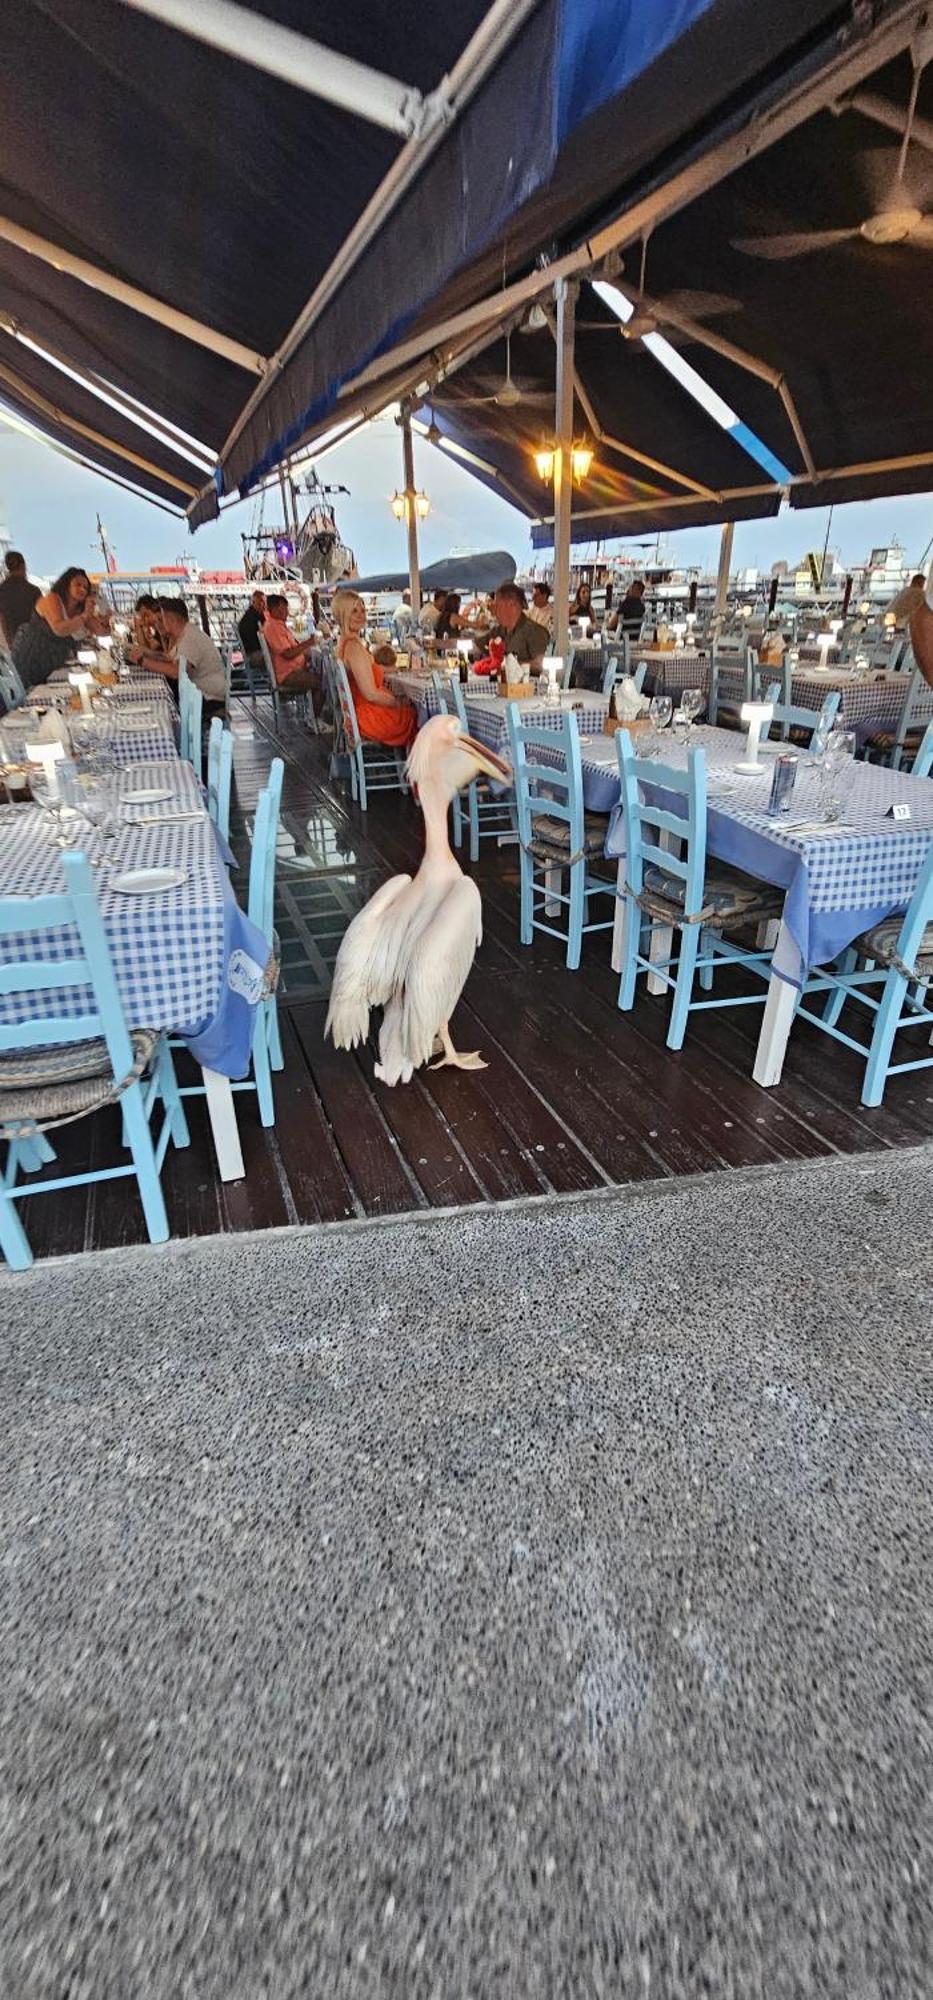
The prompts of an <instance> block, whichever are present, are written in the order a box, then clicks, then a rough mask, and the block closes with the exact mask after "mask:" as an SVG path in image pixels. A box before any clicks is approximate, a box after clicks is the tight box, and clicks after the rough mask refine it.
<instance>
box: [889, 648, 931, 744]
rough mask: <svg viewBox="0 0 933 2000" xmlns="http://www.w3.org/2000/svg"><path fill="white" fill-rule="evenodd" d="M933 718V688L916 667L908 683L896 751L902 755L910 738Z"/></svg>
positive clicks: (898, 727) (896, 738)
mask: <svg viewBox="0 0 933 2000" xmlns="http://www.w3.org/2000/svg"><path fill="white" fill-rule="evenodd" d="M931 717H933V687H931V686H930V683H929V681H927V680H924V677H923V675H922V673H921V672H920V668H919V667H915V668H914V670H913V673H912V674H911V676H910V679H909V681H908V683H907V689H906V692H905V695H904V701H903V705H902V707H901V714H900V720H899V722H898V725H897V735H896V737H895V750H896V752H897V754H898V756H899V755H900V753H901V751H902V750H903V748H904V745H905V743H906V741H907V738H908V736H909V735H910V734H911V732H912V731H913V730H915V729H919V728H921V727H922V726H923V724H924V723H926V722H929V720H930V718H931Z"/></svg>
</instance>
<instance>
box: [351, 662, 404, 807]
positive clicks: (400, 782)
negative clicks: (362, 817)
mask: <svg viewBox="0 0 933 2000" xmlns="http://www.w3.org/2000/svg"><path fill="white" fill-rule="evenodd" d="M333 677H334V684H335V686H336V690H337V704H338V707H339V709H340V720H341V725H342V732H343V741H344V744H345V746H346V755H347V758H348V760H349V765H350V790H351V792H352V794H353V798H354V800H355V801H356V803H357V804H358V805H359V806H361V807H362V809H363V811H364V812H365V811H366V809H367V806H368V804H369V794H370V792H407V790H408V782H407V780H406V777H405V759H404V757H403V756H402V753H401V751H400V750H393V749H391V748H389V747H388V746H387V745H386V744H385V743H369V742H367V740H366V738H365V737H363V736H361V735H360V726H359V723H358V722H357V719H356V709H355V707H354V705H353V696H352V695H351V693H350V681H349V677H348V675H347V670H346V667H345V666H344V664H343V661H342V660H337V659H335V660H334V663H333Z"/></svg>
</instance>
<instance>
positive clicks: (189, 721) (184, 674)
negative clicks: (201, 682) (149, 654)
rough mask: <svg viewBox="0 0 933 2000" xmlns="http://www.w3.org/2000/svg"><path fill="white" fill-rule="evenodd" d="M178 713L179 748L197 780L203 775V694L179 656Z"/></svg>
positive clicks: (186, 664) (185, 663) (185, 662)
mask: <svg viewBox="0 0 933 2000" xmlns="http://www.w3.org/2000/svg"><path fill="white" fill-rule="evenodd" d="M178 714H179V748H180V750H181V754H182V756H183V757H184V759H185V762H186V763H188V764H190V765H191V768H192V770H193V771H194V775H195V777H196V778H197V779H198V780H202V779H203V776H204V752H203V749H202V747H201V728H202V724H203V718H204V696H203V695H202V693H201V690H200V688H199V687H195V684H194V682H193V680H192V678H191V675H190V674H189V672H188V662H187V660H184V659H182V658H181V657H180V656H179V661H178Z"/></svg>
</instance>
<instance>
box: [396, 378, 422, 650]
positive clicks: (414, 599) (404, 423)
mask: <svg viewBox="0 0 933 2000" xmlns="http://www.w3.org/2000/svg"><path fill="white" fill-rule="evenodd" d="M399 423H400V424H401V429H402V466H403V469H404V473H405V524H406V527H407V529H408V582H409V586H410V588H411V608H412V610H413V612H414V614H415V617H416V618H420V616H421V570H420V567H419V563H418V515H417V511H416V508H415V448H414V445H413V444H412V438H411V409H410V407H409V406H408V404H405V405H404V407H403V409H402V414H401V417H400V418H399Z"/></svg>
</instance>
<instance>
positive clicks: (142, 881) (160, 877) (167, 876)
mask: <svg viewBox="0 0 933 2000" xmlns="http://www.w3.org/2000/svg"><path fill="white" fill-rule="evenodd" d="M187 880H188V876H187V873H186V871H185V869H184V868H128V869H127V871H126V873H125V875H115V876H114V877H113V880H112V881H111V883H110V885H109V886H110V888H111V889H118V890H119V892H120V894H121V896H157V895H158V894H159V893H160V891H161V892H164V891H165V890H166V889H180V888H181V885H182V883H183V882H187Z"/></svg>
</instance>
